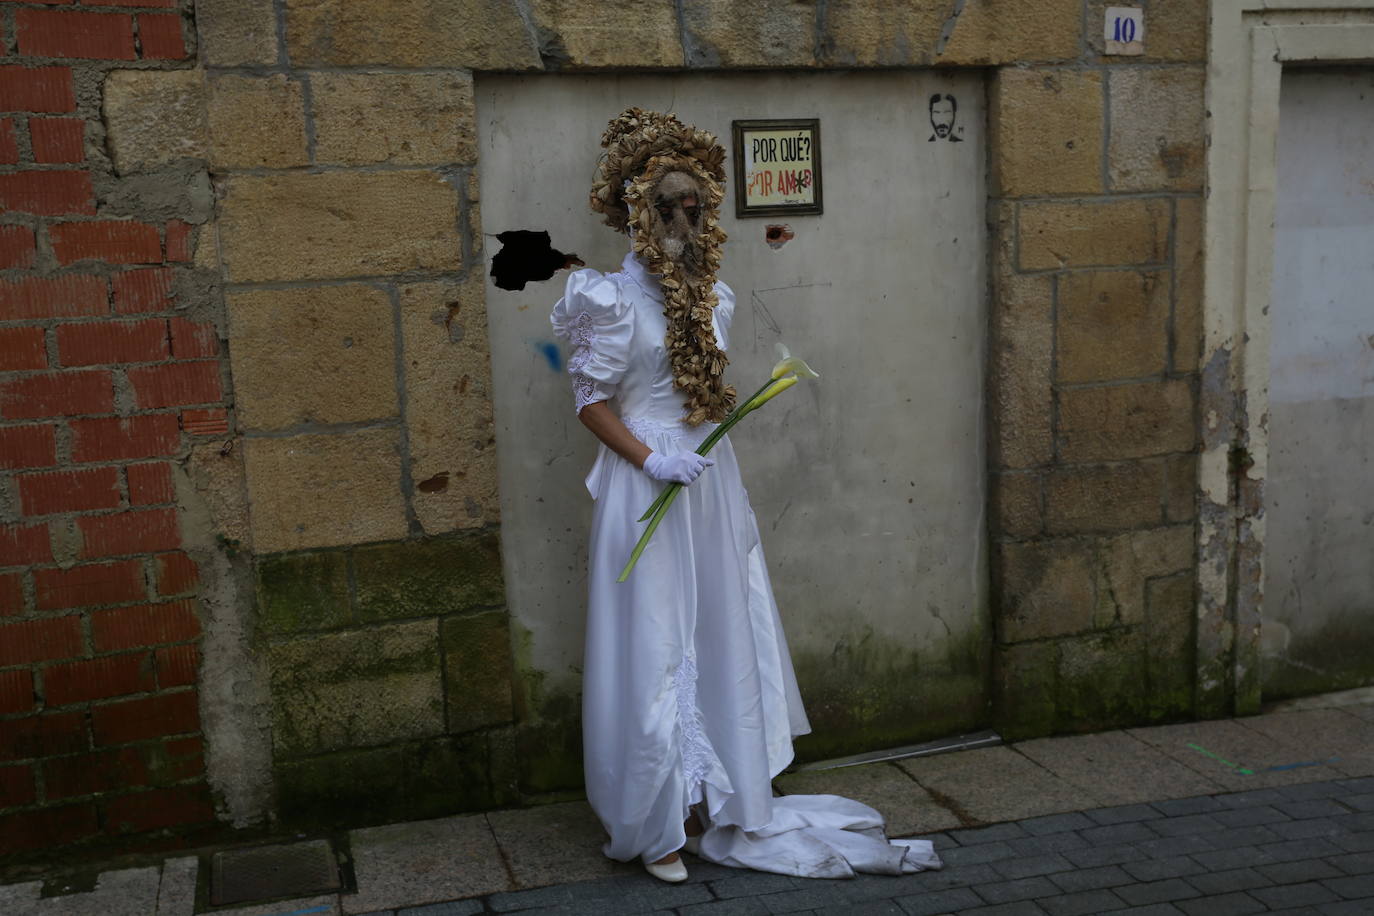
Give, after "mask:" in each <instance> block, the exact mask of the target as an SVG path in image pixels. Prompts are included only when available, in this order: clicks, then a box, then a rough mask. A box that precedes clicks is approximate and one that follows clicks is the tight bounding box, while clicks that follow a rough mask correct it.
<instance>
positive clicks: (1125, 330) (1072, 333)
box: [1056, 270, 1170, 383]
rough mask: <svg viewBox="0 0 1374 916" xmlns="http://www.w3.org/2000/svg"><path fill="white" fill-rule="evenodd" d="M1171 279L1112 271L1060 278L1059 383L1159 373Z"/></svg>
mask: <svg viewBox="0 0 1374 916" xmlns="http://www.w3.org/2000/svg"><path fill="white" fill-rule="evenodd" d="M1169 299H1170V275H1169V273H1168V272H1166V271H1134V270H1122V271H1117V270H1110V271H1092V272H1089V273H1074V274H1065V275H1064V276H1062V277H1060V278H1059V308H1058V312H1057V316H1056V317H1057V322H1058V326H1057V328H1056V330H1057V332H1058V339H1057V347H1056V354H1057V357H1058V359H1057V364H1056V370H1057V380H1058V381H1060V382H1069V383H1072V382H1101V381H1107V380H1110V379H1123V378H1139V377H1141V376H1145V375H1161V374H1163V372H1164V370H1165V368H1166V362H1167V359H1168V346H1169V331H1168V328H1169Z"/></svg>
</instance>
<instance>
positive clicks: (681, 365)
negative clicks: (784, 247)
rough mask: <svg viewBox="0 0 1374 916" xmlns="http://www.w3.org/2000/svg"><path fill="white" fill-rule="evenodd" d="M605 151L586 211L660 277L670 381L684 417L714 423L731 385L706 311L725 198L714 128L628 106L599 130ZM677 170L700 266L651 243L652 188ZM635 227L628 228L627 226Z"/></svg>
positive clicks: (730, 402)
mask: <svg viewBox="0 0 1374 916" xmlns="http://www.w3.org/2000/svg"><path fill="white" fill-rule="evenodd" d="M601 145H602V146H603V147H605V149H606V153H605V155H604V156H603V157H602V160H601V167H600V169H599V171H598V173H597V177H596V180H595V182H594V183H593V184H592V195H591V207H592V210H594V211H596V212H597V213H600V214H602V215H603V216H604V217H605V222H606V225H608V226H610V227H611V228H612V229H615V230H616V231H617V232H629V233H630V236H631V246H632V248H633V250H634V252H635V254H637V255H639V257H640V258H641V259H642V260H643V261H644V263H645V265H646V266H647V269H648V271H649V273H651V274H656V275H658V276H659V277H660V278H661V284H662V288H663V315H664V317H665V318H667V319H668V332H667V334H666V335H665V337H664V344H665V346H666V347H667V350H668V359H669V364H670V365H671V367H672V371H673V384H674V386H675V387H676V388H677V389H678V390H680V391H682V392H683V393H684V394H686V395H687V408H686V417H685V419H686V422H687V423H688V424H689V425H691V426H696V425H698V424H700V423H702V422H704V421H707V420H709V421H711V422H713V423H719V422H720V421H721V420H724V419H725V417H726V415H727V414H729V413H730V411H731V410H732V409H733V408H734V406H735V389H734V387H733V386H730V385H726V384H725V375H724V373H725V366H726V364H727V363H728V362H729V360H728V359H727V358H726V356H725V353H724V352H722V351H721V349H720V346H719V344H718V343H717V341H716V334H715V328H714V327H713V326H712V324H711V315H712V312H713V311H714V309H715V307H716V304H717V300H716V294H715V289H714V286H715V280H716V271H717V270H719V269H720V249H721V245H722V243H724V241H725V232H724V230H722V229H721V228H720V223H719V213H720V204H721V201H722V200H723V199H724V197H725V191H724V182H725V150H724V149H723V148H722V147H721V145H720V143H719V142H717V141H716V138H715V136H714V135H713V134H710V133H708V132H706V131H704V130H697V129H696V128H695V127H692V126H690V125H687V124H683V123H682V122H681V121H679V120H678V119H677V118H676V117H674V116H673V115H670V114H662V113H660V112H657V111H644V110H642V109H639V108H627V109H626V110H625V111H624V112H622V113H621V114H620V116H619V117H617V118H615V119H614V120H612V121H611V122H610V124H609V125H607V127H606V132H605V133H604V134H602V136H601ZM672 172H683V173H685V174H687V175H689V176H691V177H692V178H693V179H695V180H696V182H697V184H698V185H699V186H700V187H701V189H702V191H703V193H704V195H705V199H704V200H702V201H700V204H701V207H702V211H703V224H704V231H703V234H702V237H701V238H700V239H698V240H697V241H698V243H699V257H698V258H697V260H698V261H699V263H700V267H701V269H699V270H686V269H683V266H682V265H681V264H679V263H677V262H675V261H673V260H671V259H670V258H668V257H667V256H666V255H665V254H664V252H663V251H662V249H661V246H660V245H659V244H658V243H657V233H656V232H655V231H654V229H655V221H656V220H657V218H658V214H657V212H656V211H655V209H654V199H653V198H654V189H655V188H656V187H657V186H658V183H659V182H660V181H661V180H662V179H663V177H664V176H665V175H668V174H669V173H672ZM631 230H633V231H631Z"/></svg>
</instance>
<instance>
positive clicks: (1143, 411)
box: [1059, 379, 1196, 461]
mask: <svg viewBox="0 0 1374 916" xmlns="http://www.w3.org/2000/svg"><path fill="white" fill-rule="evenodd" d="M1194 425H1195V423H1194V419H1193V386H1192V384H1191V383H1190V382H1188V381H1186V380H1182V379H1170V380H1166V381H1163V382H1139V383H1135V384H1128V385H1112V386H1108V387H1104V388H1074V389H1070V390H1067V391H1061V392H1060V393H1059V453H1060V457H1062V458H1063V459H1064V460H1065V461H1103V460H1112V459H1118V458H1144V457H1147V456H1150V455H1164V454H1168V453H1169V452H1189V451H1192V450H1193V446H1194V443H1195V441H1196V434H1195V432H1194V429H1193V427H1194Z"/></svg>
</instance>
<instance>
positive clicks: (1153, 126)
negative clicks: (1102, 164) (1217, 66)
mask: <svg viewBox="0 0 1374 916" xmlns="http://www.w3.org/2000/svg"><path fill="white" fill-rule="evenodd" d="M1205 78H1206V75H1205V72H1204V70H1203V68H1202V67H1187V68H1183V69H1137V68H1134V67H1132V68H1125V69H1119V70H1112V71H1111V72H1110V74H1109V75H1108V77H1107V79H1108V92H1109V95H1110V96H1111V106H1112V121H1111V133H1110V136H1109V137H1108V140H1107V177H1108V180H1109V181H1110V182H1111V186H1112V190H1114V191H1156V190H1166V189H1167V190H1170V191H1196V190H1199V189H1201V187H1202V182H1203V177H1204V173H1205V162H1206V145H1207V141H1206V137H1205V136H1204V120H1205V119H1204V105H1203V96H1202V90H1203V83H1204V81H1205Z"/></svg>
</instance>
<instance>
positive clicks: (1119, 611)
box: [988, 2, 1207, 737]
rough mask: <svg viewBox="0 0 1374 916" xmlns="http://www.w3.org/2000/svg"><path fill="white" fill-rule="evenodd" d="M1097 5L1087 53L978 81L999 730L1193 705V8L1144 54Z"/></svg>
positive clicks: (1198, 217) (1196, 225) (1154, 20)
mask: <svg viewBox="0 0 1374 916" xmlns="http://www.w3.org/2000/svg"><path fill="white" fill-rule="evenodd" d="M1071 6H1073V7H1074V9H1066V10H1065V13H1064V14H1065V15H1066V16H1069V15H1077V13H1076V12H1075V10H1076V8H1077V5H1076V4H1072V5H1071ZM1104 7H1105V4H1102V3H1095V2H1089V3H1087V4H1086V20H1085V21H1086V24H1087V29H1088V31H1087V33H1086V34H1085V35H1083V36H1082V37H1083V41H1082V44H1081V46H1079V45H1074V46H1073V47H1070V48H1068V49H1056V50H1054V51H1053V52H1051V50H1050V49H1049V48H1048V47H1046V48H1045V50H1044V51H1041V52H1039V53H1037V52H1036V51H1034V50H1030V51H1028V52H1027V56H1028V57H1029V58H1031V59H1030V60H1023V61H1021V62H1019V65H1018V66H1015V67H1004V68H1001V69H999V70H998V71H997V72H996V74H995V75H994V77H993V82H992V95H991V100H990V101H991V104H990V111H991V115H990V121H991V125H990V129H991V132H992V143H991V157H992V162H991V174H992V177H993V191H992V193H993V194H994V195H995V196H996V198H997V199H995V200H993V201H990V207H991V215H992V220H993V222H992V231H993V233H994V238H995V243H996V247H995V256H994V260H995V263H994V265H993V272H992V276H993V289H992V321H991V327H990V341H989V346H990V360H989V362H990V366H991V371H990V376H989V379H988V384H989V391H988V395H989V408H990V416H991V426H990V433H991V438H990V445H991V449H990V455H991V462H992V468H991V474H992V479H991V486H990V491H991V493H992V498H991V505H990V518H991V529H992V534H993V539H994V549H993V560H992V563H993V569H992V572H993V589H994V608H995V611H994V614H995V615H996V618H997V619H996V627H997V640H996V647H995V657H994V663H995V668H996V670H997V674H996V684H995V685H994V687H995V689H996V690H997V692H998V698H997V699H996V700H995V709H994V717H993V718H994V724H995V725H996V727H997V728H999V729H1000V730H1001V731H1002V733H1003V734H1004V735H1005V736H1007V737H1023V736H1030V735H1041V734H1046V733H1049V732H1056V731H1075V730H1090V729H1095V728H1103V727H1107V726H1112V725H1124V724H1127V723H1132V722H1142V721H1154V720H1159V719H1163V718H1168V717H1180V716H1187V715H1189V714H1190V713H1191V712H1192V710H1193V686H1194V681H1195V673H1196V672H1195V663H1194V623H1193V620H1194V607H1195V600H1194V591H1195V580H1196V571H1195V560H1194V526H1193V520H1194V517H1195V499H1196V489H1197V484H1196V454H1195V449H1196V428H1197V418H1196V401H1197V369H1198V365H1197V364H1198V354H1199V350H1200V346H1201V309H1202V276H1201V267H1202V252H1201V229H1202V200H1201V191H1202V188H1203V175H1204V149H1205V143H1204V135H1203V131H1204V118H1203V82H1204V67H1203V61H1204V59H1205V54H1206V44H1205V42H1206V34H1207V9H1206V4H1205V3H1183V2H1172V3H1157V2H1152V3H1150V4H1148V5H1147V6H1146V20H1145V21H1146V39H1145V50H1146V54H1145V56H1143V57H1105V56H1103V55H1102V50H1103V48H1102V40H1101V36H1102V24H1101V22H1102V20H1101V16H1102V11H1103V8H1104ZM1064 28H1066V29H1067V28H1068V26H1067V25H1065V26H1064Z"/></svg>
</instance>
